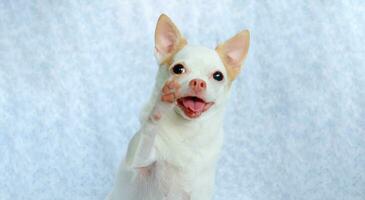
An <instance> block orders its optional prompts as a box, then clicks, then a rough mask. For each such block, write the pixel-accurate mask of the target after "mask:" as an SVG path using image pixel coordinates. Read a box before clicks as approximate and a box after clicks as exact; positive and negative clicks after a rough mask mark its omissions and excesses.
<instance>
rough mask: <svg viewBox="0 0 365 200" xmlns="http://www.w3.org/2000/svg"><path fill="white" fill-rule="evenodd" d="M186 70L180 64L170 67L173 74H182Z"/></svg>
mask: <svg viewBox="0 0 365 200" xmlns="http://www.w3.org/2000/svg"><path fill="white" fill-rule="evenodd" d="M185 71H186V70H185V67H184V65H182V64H176V65H174V66H173V67H172V72H174V74H182V73H184V72H185Z"/></svg>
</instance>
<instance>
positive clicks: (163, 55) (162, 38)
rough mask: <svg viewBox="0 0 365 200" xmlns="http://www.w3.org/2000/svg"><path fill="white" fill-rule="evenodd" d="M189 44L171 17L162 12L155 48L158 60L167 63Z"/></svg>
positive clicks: (156, 32)
mask: <svg viewBox="0 0 365 200" xmlns="http://www.w3.org/2000/svg"><path fill="white" fill-rule="evenodd" d="M186 44H187V42H186V40H185V39H184V37H183V36H182V35H181V33H180V31H179V29H178V28H177V27H176V26H175V24H174V23H173V22H172V21H171V19H170V18H169V17H168V16H167V15H165V14H161V15H160V17H159V18H158V21H157V25H156V30H155V50H156V57H157V60H158V62H159V63H160V64H161V63H167V62H169V60H171V58H172V57H173V56H174V55H175V53H176V52H178V51H179V50H180V49H182V48H183V47H184V46H185V45H186Z"/></svg>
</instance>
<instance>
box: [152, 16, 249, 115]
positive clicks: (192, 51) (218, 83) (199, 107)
mask: <svg viewBox="0 0 365 200" xmlns="http://www.w3.org/2000/svg"><path fill="white" fill-rule="evenodd" d="M155 42H156V57H157V59H158V62H159V63H160V67H163V68H164V69H165V70H166V72H167V77H166V81H171V80H173V81H175V82H177V83H178V87H179V88H178V90H177V92H176V93H175V94H174V96H175V99H174V102H173V103H174V104H175V110H176V112H177V113H178V114H180V115H181V116H182V117H183V118H185V119H196V118H198V117H200V116H202V115H206V113H209V112H213V111H214V110H217V109H220V108H222V107H223V106H224V102H225V99H226V97H227V96H228V94H229V90H230V86H231V83H232V81H233V80H234V79H235V78H236V76H237V75H238V73H239V71H240V68H241V65H242V62H243V60H244V58H245V57H246V55H247V52H248V46H249V32H248V31H242V32H240V33H238V34H237V35H235V36H234V37H232V38H231V39H229V40H228V41H226V42H224V43H222V44H220V45H218V46H217V48H216V49H215V50H212V49H209V48H205V47H201V46H190V45H187V42H186V40H185V39H184V38H183V37H182V35H181V33H180V32H179V30H178V29H177V27H176V26H175V25H174V24H173V22H172V21H171V20H170V19H169V18H168V17H167V16H166V15H161V16H160V18H159V20H158V23H157V27H156V33H155Z"/></svg>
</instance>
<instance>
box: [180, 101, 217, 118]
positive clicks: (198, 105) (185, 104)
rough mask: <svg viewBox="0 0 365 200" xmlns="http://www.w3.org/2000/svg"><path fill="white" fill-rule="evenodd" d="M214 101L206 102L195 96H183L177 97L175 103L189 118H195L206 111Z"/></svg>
mask: <svg viewBox="0 0 365 200" xmlns="http://www.w3.org/2000/svg"><path fill="white" fill-rule="evenodd" d="M213 104H214V103H213V102H206V101H205V100H204V99H202V98H200V97H197V96H185V97H181V98H179V99H177V105H178V106H179V107H180V108H181V110H182V111H183V112H184V113H185V115H186V116H187V117H189V118H197V117H199V116H200V115H201V114H202V113H203V112H205V111H207V110H208V109H209V108H210V107H211V106H212V105H213Z"/></svg>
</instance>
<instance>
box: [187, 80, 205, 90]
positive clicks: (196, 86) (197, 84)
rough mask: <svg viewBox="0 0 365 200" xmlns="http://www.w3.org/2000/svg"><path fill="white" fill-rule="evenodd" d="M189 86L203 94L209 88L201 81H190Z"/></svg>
mask: <svg viewBox="0 0 365 200" xmlns="http://www.w3.org/2000/svg"><path fill="white" fill-rule="evenodd" d="M189 86H190V88H191V89H192V90H193V91H195V92H202V91H204V90H205V89H206V88H207V83H206V82H205V81H203V80H201V79H193V80H191V81H190V83H189Z"/></svg>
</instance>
